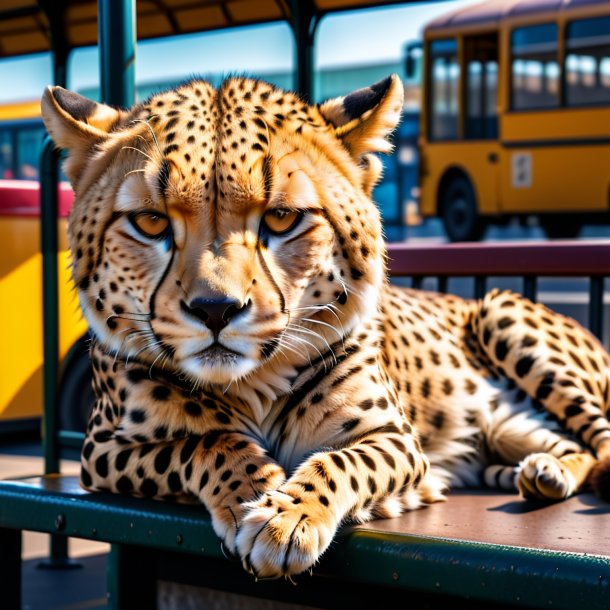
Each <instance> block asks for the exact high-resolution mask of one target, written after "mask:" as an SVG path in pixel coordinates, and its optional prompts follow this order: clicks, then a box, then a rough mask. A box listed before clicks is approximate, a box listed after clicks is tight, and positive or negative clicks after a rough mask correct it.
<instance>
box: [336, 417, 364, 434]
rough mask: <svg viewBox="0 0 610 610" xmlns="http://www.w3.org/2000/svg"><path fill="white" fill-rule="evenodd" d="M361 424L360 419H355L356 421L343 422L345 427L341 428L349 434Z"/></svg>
mask: <svg viewBox="0 0 610 610" xmlns="http://www.w3.org/2000/svg"><path fill="white" fill-rule="evenodd" d="M359 423H360V418H359V417H354V419H348V420H347V421H345V422H343V425H342V426H341V427H342V428H343V431H344V432H349V431H350V430H353V429H354V428H355V427H356V426H357V425H358V424H359Z"/></svg>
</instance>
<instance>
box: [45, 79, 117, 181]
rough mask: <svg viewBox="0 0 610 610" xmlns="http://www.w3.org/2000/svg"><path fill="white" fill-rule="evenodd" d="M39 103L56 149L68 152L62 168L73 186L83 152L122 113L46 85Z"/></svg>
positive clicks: (103, 136) (85, 158) (85, 154)
mask: <svg viewBox="0 0 610 610" xmlns="http://www.w3.org/2000/svg"><path fill="white" fill-rule="evenodd" d="M40 106H41V111H42V120H43V121H44V124H45V127H46V128H47V131H48V132H49V134H50V135H51V137H52V138H53V140H54V141H55V143H56V144H57V146H58V147H59V148H64V149H67V150H68V152H69V155H68V159H67V161H66V163H65V165H64V171H65V173H66V175H67V176H68V178H69V179H70V181H71V182H72V184H73V185H74V183H75V181H76V180H77V179H78V176H79V174H80V171H81V169H82V166H83V165H84V163H86V161H87V156H88V155H87V151H88V150H89V149H90V148H91V146H92V145H93V144H94V143H96V142H99V141H100V140H104V139H106V138H107V137H108V132H109V131H110V129H111V128H112V126H113V125H114V124H115V123H116V122H117V121H118V120H119V119H120V118H121V116H122V114H123V113H122V111H120V110H117V109H115V108H111V107H110V106H106V105H105V104H98V103H97V102H94V101H92V100H89V99H87V98H86V97H83V96H82V95H79V94H78V93H74V92H72V91H67V90H66V89H63V88H62V87H47V89H46V90H45V92H44V94H43V96H42V101H41V105H40Z"/></svg>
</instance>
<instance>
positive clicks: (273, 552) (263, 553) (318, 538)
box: [237, 490, 337, 578]
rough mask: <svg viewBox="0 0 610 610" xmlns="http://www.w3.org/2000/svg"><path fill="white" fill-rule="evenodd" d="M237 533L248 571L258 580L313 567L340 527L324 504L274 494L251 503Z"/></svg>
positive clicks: (295, 572) (288, 574)
mask: <svg viewBox="0 0 610 610" xmlns="http://www.w3.org/2000/svg"><path fill="white" fill-rule="evenodd" d="M246 506H247V511H246V514H245V516H244V519H243V523H242V525H241V527H240V529H239V532H238V534H237V549H238V551H239V554H240V556H241V558H242V561H243V565H244V568H245V569H246V570H247V571H248V572H250V573H252V574H254V576H256V577H257V578H279V577H280V576H290V575H293V574H299V573H300V572H303V571H304V570H307V569H308V568H310V567H311V566H312V565H313V564H314V563H316V561H318V559H319V558H320V556H321V555H322V553H323V552H324V551H325V550H326V548H327V547H328V545H329V544H330V541H331V540H332V538H333V536H334V534H335V531H336V529H337V525H336V523H335V520H334V517H333V515H332V513H331V511H329V510H328V508H326V507H325V506H323V505H322V504H320V503H316V502H313V501H311V500H309V501H307V500H302V499H301V498H294V497H293V496H291V495H288V494H286V493H284V492H282V491H279V490H278V491H270V492H267V493H266V494H264V495H263V496H262V497H261V498H260V499H258V500H256V501H255V502H250V503H249V504H247V505H246Z"/></svg>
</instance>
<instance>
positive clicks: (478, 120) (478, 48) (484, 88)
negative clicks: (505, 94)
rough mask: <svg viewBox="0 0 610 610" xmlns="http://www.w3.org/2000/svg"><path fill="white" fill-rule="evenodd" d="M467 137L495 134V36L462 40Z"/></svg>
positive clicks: (496, 54)
mask: <svg viewBox="0 0 610 610" xmlns="http://www.w3.org/2000/svg"><path fill="white" fill-rule="evenodd" d="M465 61H466V121H465V124H464V128H465V136H466V138H467V139H474V140H476V139H486V138H487V139H495V138H497V137H498V111H497V101H498V37H497V36H496V35H495V34H493V35H491V36H490V35H487V36H478V37H476V38H470V39H466V40H465Z"/></svg>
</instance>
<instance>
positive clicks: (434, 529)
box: [0, 145, 610, 610]
mask: <svg viewBox="0 0 610 610" xmlns="http://www.w3.org/2000/svg"><path fill="white" fill-rule="evenodd" d="M45 150H46V151H47V153H48V155H49V158H50V155H51V150H52V149H51V147H50V145H49V146H48V147H47V148H46V149H45ZM43 169H44V166H43ZM50 171H51V170H50ZM47 196H48V199H50V200H52V199H53V197H54V193H53V191H52V190H49V191H47ZM54 210H56V208H54V207H53V205H52V201H51V205H47V206H46V207H45V206H43V213H44V214H45V216H44V217H43V230H44V231H45V235H46V237H45V238H44V239H43V261H44V264H43V270H44V271H43V280H44V286H45V288H44V294H45V308H44V310H45V337H44V338H45V365H44V366H45V405H46V406H45V426H44V430H45V439H46V442H45V457H46V471H47V472H48V473H51V474H47V475H46V476H43V477H40V478H34V479H21V480H13V481H2V482H0V579H1V582H2V590H1V591H0V594H1V595H2V604H1V605H0V607H2V608H3V609H6V610H14V609H18V608H20V607H21V602H20V599H21V578H20V574H21V532H22V531H24V530H26V531H29V530H31V531H38V532H47V533H50V534H54V536H53V537H52V538H53V541H54V543H53V545H52V554H53V556H54V558H55V559H56V560H57V559H60V560H61V557H62V552H63V551H65V549H66V544H65V538H66V537H68V536H74V537H77V538H87V539H91V540H98V541H105V542H109V543H111V545H112V546H111V549H112V550H111V554H110V561H109V569H108V593H109V603H110V607H111V608H113V609H119V608H120V609H125V610H138V609H144V610H151V609H154V608H155V607H156V597H157V595H156V592H157V583H158V581H160V580H167V581H172V582H179V583H185V584H191V585H199V586H205V587H212V588H216V589H220V590H227V591H232V592H234V593H242V594H245V595H252V596H257V597H263V598H269V599H276V600H283V601H292V602H295V603H298V604H302V605H309V606H313V607H318V608H341V609H345V608H348V607H351V608H374V607H383V608H384V609H385V608H394V607H395V608H398V607H400V608H403V607H409V608H417V609H418V610H420V609H423V608H446V607H451V608H452V609H455V610H457V609H459V608H468V610H476V609H477V608H489V607H490V604H491V603H493V607H494V608H496V609H500V608H503V607H506V608H508V607H511V608H514V607H530V608H531V607H534V608H564V609H565V610H574V609H576V608H586V610H597V609H599V610H602V609H605V610H607V609H608V608H610V505H608V504H603V503H601V502H599V501H598V500H597V499H596V498H594V497H593V496H591V495H588V494H584V495H581V496H578V497H576V498H572V499H570V500H569V501H567V502H564V503H560V504H555V505H548V506H535V505H531V504H527V503H525V502H522V501H521V500H519V498H518V497H517V496H516V495H503V494H496V493H490V492H483V491H481V492H470V493H454V494H452V495H451V496H450V498H449V500H448V502H446V503H444V504H437V505H434V506H431V507H428V508H426V509H424V510H420V511H416V512H413V513H408V514H405V515H403V516H402V517H400V518H398V519H393V520H389V521H374V522H371V523H368V524H365V525H362V526H358V527H345V528H344V529H343V530H342V531H341V533H340V535H339V537H338V538H337V540H336V541H335V542H334V543H333V544H332V545H331V548H330V549H329V551H328V552H327V553H326V555H325V556H324V558H323V560H322V561H321V562H320V564H319V565H318V566H316V567H315V569H314V570H313V575H312V576H310V575H308V574H305V575H302V576H300V577H298V578H297V579H296V582H297V586H294V585H293V584H291V583H288V582H268V581H267V582H255V581H254V579H253V578H252V577H251V576H249V575H248V574H246V573H245V571H244V570H243V569H242V567H241V565H240V563H239V562H238V561H236V560H235V559H230V558H226V557H225V556H224V555H223V552H222V549H221V546H220V542H219V540H218V539H217V537H216V535H215V534H214V532H213V530H212V527H211V524H210V520H209V518H208V515H207V513H206V511H205V510H204V508H203V507H201V506H193V505H190V506H186V505H174V504H169V503H162V502H156V501H150V500H142V499H136V498H130V497H121V496H116V495H109V494H90V493H87V492H85V491H83V490H82V489H81V488H80V487H79V486H78V482H77V481H76V479H75V478H74V477H68V476H62V475H57V474H52V473H54V472H57V471H58V464H59V456H60V453H61V450H62V445H63V447H64V448H68V449H69V450H71V451H72V452H74V451H75V449H77V448H78V446H79V444H80V443H81V442H82V440H81V439H82V435H78V434H76V433H71V432H66V431H62V430H59V426H58V424H57V420H58V417H57V412H56V404H55V402H56V396H57V388H58V373H57V371H58V362H57V340H58V337H57V328H56V325H54V323H53V322H54V316H56V303H57V288H56V286H57V284H56V282H57V279H56V271H57V267H56V263H55V261H56V258H55V256H56V240H55V237H54V231H55V228H56V225H55V219H56V213H55V211H54ZM54 227H55V228H54ZM55 235H56V232H55ZM43 237H44V235H43ZM608 247H609V246H608V244H607V243H600V242H593V243H574V244H566V243H564V244H562V243H554V244H521V245H518V244H517V245H515V244H501V245H487V244H475V245H473V244H469V245H463V246H453V245H452V246H443V247H434V248H431V247H427V246H415V247H412V246H391V247H390V248H389V254H390V271H391V273H392V274H393V275H394V276H405V275H409V276H410V277H411V278H412V279H411V284H412V285H414V286H421V285H422V281H423V279H424V278H427V277H429V276H434V277H436V278H437V279H436V284H435V285H434V286H432V287H435V288H436V289H438V290H441V291H442V290H446V288H447V287H448V276H451V277H454V276H473V277H474V278H475V279H474V292H475V296H479V295H481V294H482V293H483V291H484V290H485V289H486V287H487V285H486V284H487V278H488V277H489V276H492V275H493V276H521V277H522V281H523V283H522V285H521V290H522V291H523V292H524V293H525V294H526V295H527V296H529V297H530V298H533V299H535V298H536V290H537V284H538V276H539V275H545V276H565V275H571V276H576V277H581V276H587V277H589V305H588V310H589V311H588V319H589V326H590V328H591V329H592V331H593V332H594V333H595V334H597V335H598V336H599V337H603V335H602V331H603V313H604V308H603V292H604V278H605V277H607V276H609V275H610V257H608ZM426 287H430V286H429V285H428V284H426ZM59 563H61V561H59Z"/></svg>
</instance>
